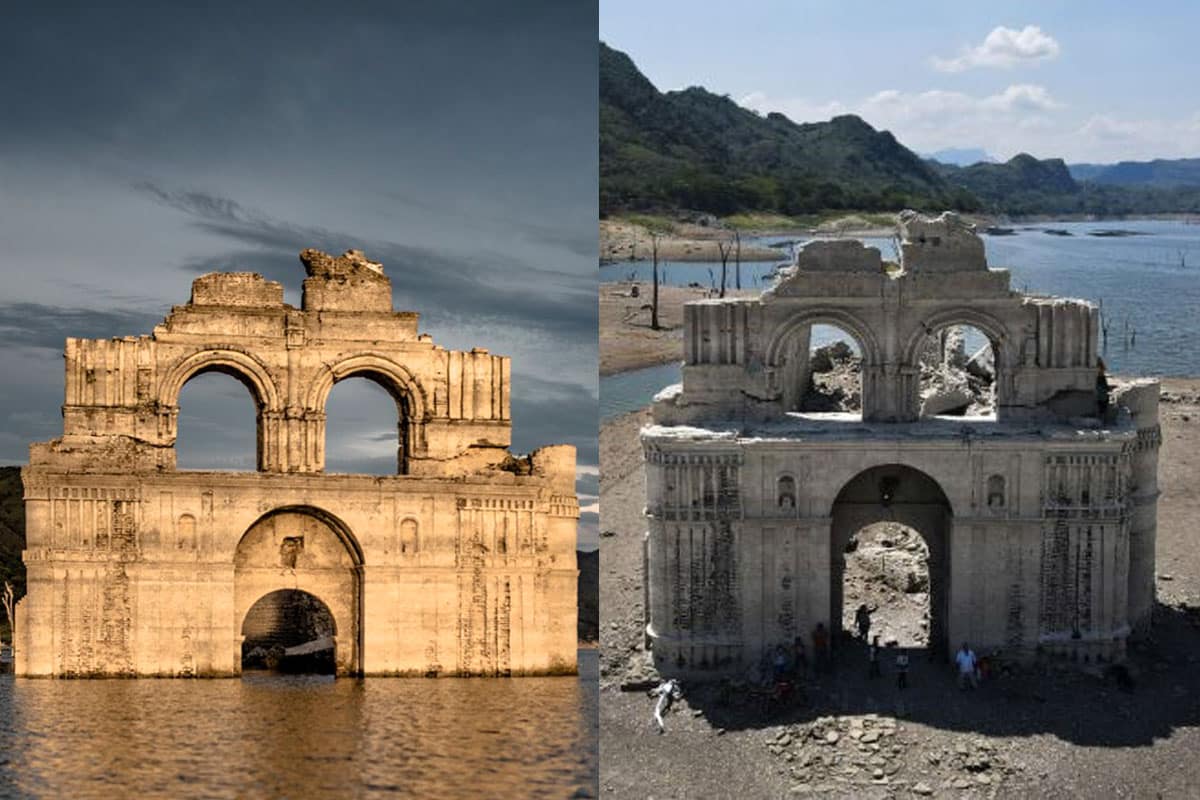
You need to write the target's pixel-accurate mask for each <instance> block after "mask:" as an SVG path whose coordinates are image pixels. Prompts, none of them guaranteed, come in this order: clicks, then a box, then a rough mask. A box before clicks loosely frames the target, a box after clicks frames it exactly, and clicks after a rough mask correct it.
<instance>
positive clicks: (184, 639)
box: [16, 250, 579, 676]
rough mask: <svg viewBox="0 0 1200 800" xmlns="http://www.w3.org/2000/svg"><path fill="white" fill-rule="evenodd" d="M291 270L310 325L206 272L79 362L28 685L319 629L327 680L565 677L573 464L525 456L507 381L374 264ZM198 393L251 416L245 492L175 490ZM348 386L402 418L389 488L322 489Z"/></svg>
mask: <svg viewBox="0 0 1200 800" xmlns="http://www.w3.org/2000/svg"><path fill="white" fill-rule="evenodd" d="M301 261H302V262H303V263H304V265H305V267H306V269H307V273H308V278H307V279H306V280H305V281H304V293H303V302H302V304H301V307H300V308H294V307H292V306H290V305H288V304H285V303H284V301H283V289H282V287H281V286H280V284H278V283H275V282H272V281H267V280H264V279H263V278H262V276H260V275H256V274H249V273H215V274H209V275H205V276H203V277H201V278H198V279H197V280H196V281H195V282H194V283H193V285H192V297H191V300H190V302H188V303H187V304H185V305H182V306H176V307H175V308H173V309H172V311H171V313H170V315H169V316H168V317H167V318H166V320H165V321H164V322H163V323H162V324H161V325H159V326H157V327H155V329H154V332H153V333H152V334H151V335H149V336H138V337H132V336H131V337H125V338H122V339H110V340H84V339H68V340H67V344H66V354H65V355H66V403H65V405H64V406H63V421H64V422H63V429H64V432H63V436H62V437H61V438H59V439H55V440H53V441H51V442H45V443H40V444H35V445H33V446H32V447H31V449H30V464H29V466H28V467H26V468H25V469H24V470H23V472H22V478H23V480H24V484H25V507H26V518H27V529H26V538H27V549H26V551H25V554H24V558H25V564H26V568H27V574H28V594H27V595H26V597H25V598H24V599H23V600H22V601H21V603H20V604H19V606H18V611H17V628H16V630H17V635H18V641H17V671H18V673H19V674H23V675H37V676H76V675H79V676H82V675H202V676H209V675H211V676H220V675H235V674H238V673H239V672H240V671H241V669H242V659H243V656H244V646H243V645H244V643H245V640H246V637H247V636H258V635H260V634H263V635H266V636H267V638H265V639H263V641H264V642H265V643H266V644H270V643H271V642H272V641H274V639H271V638H270V635H268V634H271V633H272V631H271V630H270V629H272V627H274V628H275V629H276V630H275V631H274V635H275V637H276V639H278V638H279V637H280V636H284V637H285V638H286V635H287V634H288V633H289V631H288V630H286V628H287V626H288V624H289V622H288V621H289V619H291V618H292V617H296V616H297V615H300V614H301V613H302V612H305V611H306V609H307V611H308V612H312V613H307V615H306V616H305V618H306V619H307V620H309V623H308V624H309V627H310V628H312V630H308V631H301V632H300V635H299V638H300V639H301V640H303V639H306V638H312V639H314V641H313V642H309V643H308V644H307V645H306V646H307V647H308V649H309V650H311V649H313V648H320V647H322V646H324V644H323V643H328V640H332V645H333V654H332V660H333V663H335V664H336V671H337V673H338V674H367V675H509V674H512V675H518V674H543V673H555V672H573V671H574V669H575V653H576V642H575V636H576V626H575V617H576V575H577V573H576V566H575V538H576V520H577V518H578V515H579V506H578V502H577V500H576V496H575V451H574V448H573V447H569V446H551V447H546V448H543V449H540V450H537V451H535V452H534V453H532V454H531V455H529V456H528V457H525V458H514V457H513V456H512V455H510V454H509V452H508V450H507V447H508V445H509V442H510V429H511V420H510V416H509V397H510V391H511V389H512V386H511V381H510V365H509V359H507V358H504V357H501V356H495V355H492V354H490V353H488V351H487V350H483V349H474V350H472V351H470V352H456V351H449V350H446V349H444V348H441V347H438V346H437V345H435V344H434V343H433V341H432V339H431V337H429V336H428V335H423V334H419V333H418V332H417V314H416V313H413V312H395V311H393V310H392V292H391V283H390V281H389V280H388V278H387V277H386V276H385V275H384V273H383V270H382V268H381V267H380V265H378V264H375V263H372V262H370V261H368V260H366V259H365V258H364V257H363V256H362V254H361V253H358V252H356V251H351V252H349V253H347V254H345V255H344V256H341V257H338V258H334V257H330V256H328V255H326V254H324V253H320V252H318V251H313V250H306V251H305V252H304V253H302V254H301ZM206 372H221V373H225V374H227V375H231V376H233V377H234V378H236V379H237V380H239V381H240V382H241V383H243V384H244V385H245V386H246V387H247V388H248V389H249V391H250V393H251V395H252V396H253V398H254V401H255V403H256V405H257V419H258V470H257V471H256V472H240V473H239V472H201V471H178V470H177V469H176V466H175V450H174V444H175V438H176V420H177V416H178V412H179V406H178V398H179V393H180V390H181V389H182V388H183V386H184V384H185V383H187V381H189V380H190V379H191V378H193V377H195V376H197V375H199V374H202V373H206ZM353 376H363V377H367V378H370V379H371V380H373V381H375V382H376V383H378V384H380V385H381V386H383V387H384V388H386V389H387V390H388V391H389V392H390V393H391V395H392V396H393V397H394V398H395V400H396V409H397V417H398V420H399V423H398V424H399V442H400V452H399V453H398V458H397V465H398V468H397V474H396V475H389V476H382V477H380V476H371V475H331V474H326V473H325V471H324V467H325V402H326V398H327V397H328V395H329V392H330V389H331V388H332V387H333V385H334V384H335V383H337V382H338V381H340V380H343V379H345V378H350V377H353ZM296 598H300V601H297V600H296ZM298 603H299V604H298ZM318 611H319V613H317V612H318ZM292 633H295V632H294V631H293V632H292ZM293 643H295V638H294V637H293ZM296 649H297V652H306V651H305V649H304V647H299V648H296Z"/></svg>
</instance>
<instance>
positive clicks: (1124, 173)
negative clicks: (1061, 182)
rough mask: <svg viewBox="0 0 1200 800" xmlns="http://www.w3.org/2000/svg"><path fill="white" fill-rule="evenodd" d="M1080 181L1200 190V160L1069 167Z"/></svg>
mask: <svg viewBox="0 0 1200 800" xmlns="http://www.w3.org/2000/svg"><path fill="white" fill-rule="evenodd" d="M1067 169H1069V170H1071V177H1073V178H1074V179H1075V180H1077V181H1090V182H1092V183H1106V184H1110V185H1113V186H1158V187H1162V188H1176V187H1180V186H1200V158H1177V159H1173V160H1168V159H1161V158H1157V159H1155V160H1153V161H1122V162H1120V163H1117V164H1069V165H1067Z"/></svg>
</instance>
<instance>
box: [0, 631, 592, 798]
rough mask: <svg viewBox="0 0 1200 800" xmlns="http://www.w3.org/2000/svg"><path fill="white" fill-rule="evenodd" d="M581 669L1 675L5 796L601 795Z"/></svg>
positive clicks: (1, 791)
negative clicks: (554, 672) (467, 674)
mask: <svg viewBox="0 0 1200 800" xmlns="http://www.w3.org/2000/svg"><path fill="white" fill-rule="evenodd" d="M579 666H580V674H579V676H578V677H561V678H511V679H505V678H474V679H454V678H446V679H442V678H439V679H432V680H424V679H404V678H366V679H361V680H356V679H345V678H343V679H338V680H334V679H332V678H325V677H317V676H282V675H267V674H263V675H261V676H254V677H246V678H243V679H240V680H237V679H222V680H159V679H145V680H79V681H71V680H29V679H15V678H13V677H12V676H11V675H0V797H14V796H15V797H70V798H93V797H95V798H115V797H134V798H136V797H211V798H241V797H292V798H301V797H363V798H370V797H397V796H400V797H408V796H417V797H431V798H441V797H445V798H461V797H544V798H567V797H595V796H596V795H597V793H598V780H599V779H598V775H599V773H598V762H599V731H598V703H599V688H598V680H599V658H598V652H597V651H596V650H581V651H580V652H579Z"/></svg>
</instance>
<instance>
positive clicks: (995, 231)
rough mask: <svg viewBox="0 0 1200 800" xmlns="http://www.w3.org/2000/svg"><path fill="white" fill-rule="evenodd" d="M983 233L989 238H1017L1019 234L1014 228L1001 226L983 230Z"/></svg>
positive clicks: (990, 226) (992, 226)
mask: <svg viewBox="0 0 1200 800" xmlns="http://www.w3.org/2000/svg"><path fill="white" fill-rule="evenodd" d="M983 232H984V233H986V234H987V235H988V236H1016V235H1017V232H1016V230H1015V229H1013V228H1001V227H1000V226H999V225H989V226H988V227H986V228H984V229H983Z"/></svg>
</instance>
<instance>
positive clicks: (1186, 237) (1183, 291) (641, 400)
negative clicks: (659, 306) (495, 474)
mask: <svg viewBox="0 0 1200 800" xmlns="http://www.w3.org/2000/svg"><path fill="white" fill-rule="evenodd" d="M1047 229H1050V230H1054V231H1056V233H1055V234H1051V233H1047V232H1046V231H1047ZM1106 229H1107V230H1112V229H1121V230H1123V231H1131V232H1134V233H1135V234H1136V235H1132V236H1095V235H1093V234H1094V233H1096V232H1100V231H1103V230H1106ZM785 240H786V239H785V237H764V238H762V239H756V240H754V241H755V242H757V243H761V244H768V245H769V244H772V243H778V242H782V241H785ZM983 240H984V246H985V248H986V251H987V258H988V263H989V264H990V265H991V266H993V267H1003V268H1005V269H1008V270H1009V271H1010V272H1011V274H1012V288H1013V289H1014V290H1016V291H1023V292H1029V293H1035V294H1052V295H1058V296H1062V297H1078V298H1083V299H1085V300H1090V301H1092V302H1094V303H1100V302H1103V308H1104V316H1105V318H1106V319H1107V321H1108V326H1109V336H1108V346H1107V348H1105V350H1104V352H1103V353H1102V356H1103V358H1104V361H1105V364H1106V365H1107V368H1108V371H1109V372H1110V373H1112V374H1116V375H1129V376H1138V375H1174V376H1188V375H1200V325H1198V324H1197V323H1196V320H1197V317H1198V315H1200V225H1195V224H1185V223H1183V222H1179V221H1161V220H1122V221H1119V222H1044V223H1037V224H1028V225H1024V224H1023V225H1020V226H1017V227H1016V230H1015V234H1014V235H1012V236H984V237H983ZM863 241H865V243H866V244H868V245H870V246H872V247H878V248H879V249H880V251H881V253H882V255H883V257H884V258H894V257H895V256H894V245H893V244H892V243H891V241H890V240H884V239H865V240H863ZM787 257H788V250H787V249H786V248H782V249H780V258H781V260H784V259H786V258H787ZM776 267H777V264H775V263H771V262H757V263H746V264H743V265H742V286H743V287H745V288H751V289H760V290H761V289H765V288H766V287H768V286H770V285H771V283H772V281H773V273H774V271H775V269H776ZM720 269H721V265H720V264H719V263H717V264H709V263H685V262H672V263H670V264H667V265H666V266H665V267H663V268H662V279H663V280H664V282H665V283H669V284H672V285H677V286H686V285H688V284H691V283H696V284H699V285H701V286H705V287H707V286H710V284H711V283H712V281H713V276H714V275H715V276H717V280H719V276H720ZM650 270H651V265H650V264H648V263H646V262H644V261H639V262H622V263H615V264H605V265H602V266H601V267H600V280H601V281H617V280H626V279H628V278H629V277H631V276H632V277H634V278H635V279H637V280H646V281H648V280H649V279H650ZM729 275H730V276H732V268H731V269H730V271H729ZM727 285H729V286H732V285H733V279H732V277H730V278H729V282H728V284H727ZM1130 334H1132V340H1131V337H1130ZM639 372H640V373H641V374H638V375H635V374H633V373H632V372H630V373H619V374H617V375H606V376H603V377H601V379H600V405H601V408H602V416H603V417H604V418H605V419H610V418H611V417H612V416H615V415H616V414H619V413H624V412H626V411H632V410H635V409H638V408H642V407H644V406H646V405H647V404H648V403H649V402H650V398H651V397H653V396H654V395H655V394H656V393H657V392H659V391H660V390H661V389H662V388H663V387H664V386H667V385H668V384H671V383H678V382H679V380H680V378H679V374H680V371H679V365H678V364H671V365H664V366H659V367H651V368H649V370H642V371H639ZM658 381H662V382H658Z"/></svg>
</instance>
